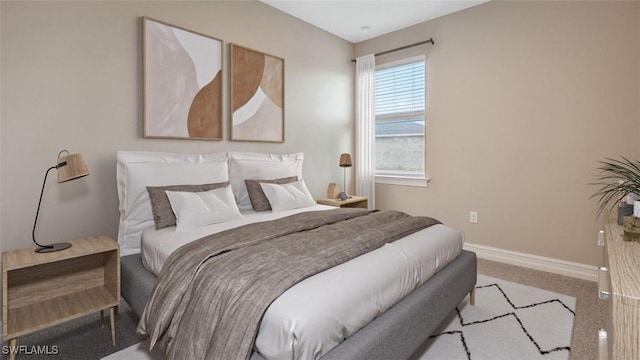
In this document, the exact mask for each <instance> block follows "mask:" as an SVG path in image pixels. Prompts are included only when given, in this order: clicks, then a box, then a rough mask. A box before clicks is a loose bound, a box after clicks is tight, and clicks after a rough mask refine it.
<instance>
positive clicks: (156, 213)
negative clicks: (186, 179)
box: [147, 181, 229, 230]
mask: <svg viewBox="0 0 640 360" xmlns="http://www.w3.org/2000/svg"><path fill="white" fill-rule="evenodd" d="M227 185H229V182H228V181H225V182H221V183H214V184H201V185H168V186H147V192H148V193H149V199H150V200H151V211H152V212H153V221H154V222H155V224H156V230H160V229H162V228H166V227H169V226H174V225H175V224H176V215H175V214H174V213H173V209H172V208H171V203H170V202H169V198H168V197H167V193H166V192H165V191H167V190H169V191H184V192H203V191H209V190H213V189H219V188H223V187H225V186H227Z"/></svg>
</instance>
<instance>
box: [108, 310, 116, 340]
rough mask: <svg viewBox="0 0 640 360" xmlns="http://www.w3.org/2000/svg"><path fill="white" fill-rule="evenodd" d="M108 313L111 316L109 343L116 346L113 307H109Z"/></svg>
mask: <svg viewBox="0 0 640 360" xmlns="http://www.w3.org/2000/svg"><path fill="white" fill-rule="evenodd" d="M109 315H110V317H111V344H112V345H113V346H116V315H115V308H111V309H109Z"/></svg>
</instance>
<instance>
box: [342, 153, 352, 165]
mask: <svg viewBox="0 0 640 360" xmlns="http://www.w3.org/2000/svg"><path fill="white" fill-rule="evenodd" d="M351 165H352V164H351V155H349V154H341V155H340V167H351Z"/></svg>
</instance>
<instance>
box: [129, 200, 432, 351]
mask: <svg viewBox="0 0 640 360" xmlns="http://www.w3.org/2000/svg"><path fill="white" fill-rule="evenodd" d="M438 223H439V222H438V221H437V220H435V219H431V218H425V217H411V216H409V215H407V214H404V213H401V212H397V211H379V212H372V211H369V210H364V209H336V210H330V211H313V212H305V213H300V214H296V215H292V216H289V217H286V218H282V219H278V220H273V221H267V222H260V223H253V224H249V225H245V226H242V227H238V228H235V229H230V230H227V231H223V232H220V233H217V234H213V235H209V236H207V237H204V238H202V239H199V240H196V241H194V242H191V243H189V244H187V245H184V246H183V247H181V248H179V249H178V250H176V251H175V252H174V253H173V254H172V255H171V256H170V257H169V259H167V261H166V263H165V264H164V266H163V268H162V271H161V273H160V276H159V277H158V281H157V283H156V286H155V288H154V289H153V292H152V294H151V297H150V299H149V302H148V303H147V306H146V307H145V310H144V313H143V315H142V318H141V319H140V324H139V325H138V332H140V333H141V334H144V335H148V336H149V337H150V344H151V347H153V346H154V345H156V344H158V345H160V346H161V347H163V348H164V350H165V353H166V355H167V358H168V359H170V360H172V359H194V360H195V359H225V360H227V359H238V360H246V359H248V358H249V357H250V355H251V352H252V349H253V345H254V342H255V338H256V334H257V331H258V327H259V324H260V320H261V318H262V315H263V314H264V312H265V311H266V309H267V307H268V306H269V305H270V304H271V303H272V302H273V301H274V300H275V299H276V298H277V297H278V296H280V295H281V294H282V293H283V292H284V291H286V290H287V289H288V288H290V287H291V286H293V285H295V284H296V283H298V282H300V281H302V280H304V279H305V278H307V277H309V276H312V275H314V274H316V273H318V272H321V271H324V270H326V269H328V268H331V267H333V266H336V265H339V264H341V263H344V262H346V261H348V260H350V259H353V258H355V257H357V256H360V255H362V254H364V253H366V252H369V251H372V250H374V249H377V248H379V247H380V246H382V245H384V244H385V243H388V242H391V241H394V240H397V239H399V238H401V237H403V236H406V235H408V234H411V233H413V232H416V231H418V230H421V229H424V228H426V227H429V226H431V225H434V224H438Z"/></svg>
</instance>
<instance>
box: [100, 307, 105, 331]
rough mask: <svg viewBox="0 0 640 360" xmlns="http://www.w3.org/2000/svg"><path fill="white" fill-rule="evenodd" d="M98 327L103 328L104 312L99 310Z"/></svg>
mask: <svg viewBox="0 0 640 360" xmlns="http://www.w3.org/2000/svg"><path fill="white" fill-rule="evenodd" d="M100 326H102V327H104V310H100Z"/></svg>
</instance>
